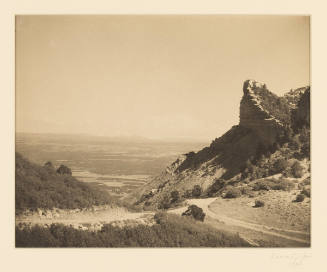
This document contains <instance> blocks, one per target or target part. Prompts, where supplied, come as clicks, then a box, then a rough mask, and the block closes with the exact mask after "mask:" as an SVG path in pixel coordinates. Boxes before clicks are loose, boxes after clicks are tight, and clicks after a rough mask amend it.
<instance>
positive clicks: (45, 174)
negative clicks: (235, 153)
mask: <svg viewBox="0 0 327 272" xmlns="http://www.w3.org/2000/svg"><path fill="white" fill-rule="evenodd" d="M69 171H70V169H69V168H65V167H64V166H61V167H60V168H59V169H58V170H57V171H56V170H55V169H54V168H53V167H52V165H51V163H47V164H46V165H44V166H39V165H37V164H34V163H31V162H29V161H28V160H27V159H25V158H23V157H22V156H21V155H20V154H19V153H16V169H15V174H16V180H15V198H16V199H15V201H16V212H17V213H19V212H22V211H23V210H26V209H31V210H36V209H37V208H43V209H52V208H61V209H75V208H86V207H91V206H92V205H103V204H111V203H112V201H111V199H110V196H109V194H108V193H106V192H103V191H100V190H99V189H97V188H95V187H93V186H91V185H89V184H86V183H84V182H81V181H78V180H77V179H75V178H74V177H72V176H71V173H69Z"/></svg>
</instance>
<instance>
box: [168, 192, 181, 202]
mask: <svg viewBox="0 0 327 272" xmlns="http://www.w3.org/2000/svg"><path fill="white" fill-rule="evenodd" d="M170 197H171V203H175V202H177V201H178V200H179V199H180V197H179V192H178V191H172V192H171V193H170Z"/></svg>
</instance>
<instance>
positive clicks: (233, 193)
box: [225, 188, 242, 198]
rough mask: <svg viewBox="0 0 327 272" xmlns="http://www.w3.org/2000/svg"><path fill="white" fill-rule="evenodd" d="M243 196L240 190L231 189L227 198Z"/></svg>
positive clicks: (227, 192) (227, 193)
mask: <svg viewBox="0 0 327 272" xmlns="http://www.w3.org/2000/svg"><path fill="white" fill-rule="evenodd" d="M241 195H242V192H241V190H240V189H238V188H230V189H228V190H227V191H226V194H225V198H237V197H240V196H241Z"/></svg>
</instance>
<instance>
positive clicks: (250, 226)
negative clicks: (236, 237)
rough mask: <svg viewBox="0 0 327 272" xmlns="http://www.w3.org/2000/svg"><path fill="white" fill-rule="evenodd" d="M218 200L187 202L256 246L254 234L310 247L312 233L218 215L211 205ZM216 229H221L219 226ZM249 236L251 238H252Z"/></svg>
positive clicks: (183, 209) (181, 211) (178, 209)
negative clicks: (234, 230) (249, 233)
mask: <svg viewBox="0 0 327 272" xmlns="http://www.w3.org/2000/svg"><path fill="white" fill-rule="evenodd" d="M216 200H217V198H206V199H189V200H187V205H192V204H194V205H196V206H198V207H200V208H202V210H203V211H204V213H205V214H206V215H207V217H209V218H211V219H214V220H215V221H217V223H220V224H219V225H220V226H221V224H224V225H225V226H226V227H228V226H232V227H234V229H235V227H236V230H237V231H238V232H239V234H240V235H241V236H242V238H243V239H245V240H247V241H248V242H250V243H251V244H252V245H254V246H259V244H258V243H256V242H254V241H253V236H255V235H253V232H256V233H260V235H261V236H262V234H263V235H268V236H270V237H271V236H273V237H279V238H283V239H286V240H290V241H293V242H298V243H300V245H302V246H303V245H304V246H309V245H310V233H308V232H304V231H297V230H289V229H280V228H275V227H270V226H265V225H262V224H254V223H249V222H246V221H242V220H239V219H235V218H231V217H228V216H225V215H223V214H217V213H215V212H214V211H213V210H211V209H210V205H211V204H212V203H213V202H215V201H216ZM186 209H187V207H183V208H177V209H174V210H170V211H169V212H170V213H175V214H182V213H183V212H184V211H185V210H186ZM216 227H218V228H219V226H218V224H217V226H216ZM247 230H250V231H251V232H252V235H248V232H247ZM293 235H297V236H299V235H300V236H303V237H304V238H299V237H294V236H293ZM249 236H251V238H250V237H249ZM270 239H271V238H270Z"/></svg>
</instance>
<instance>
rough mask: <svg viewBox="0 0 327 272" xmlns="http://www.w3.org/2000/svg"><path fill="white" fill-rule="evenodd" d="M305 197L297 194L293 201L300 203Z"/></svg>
mask: <svg viewBox="0 0 327 272" xmlns="http://www.w3.org/2000/svg"><path fill="white" fill-rule="evenodd" d="M304 198H305V196H304V195H303V194H299V195H297V196H296V199H295V201H296V202H302V201H303V200H304Z"/></svg>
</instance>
